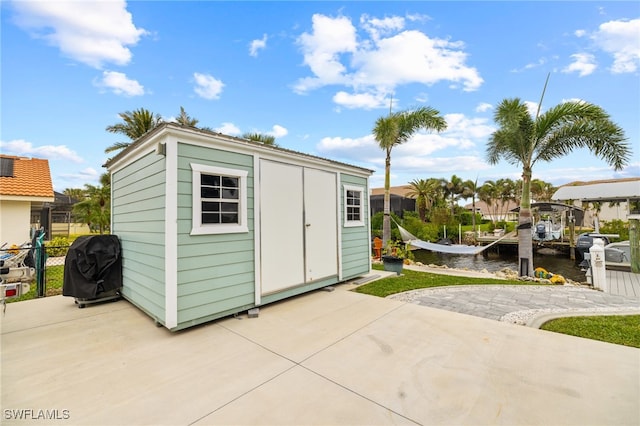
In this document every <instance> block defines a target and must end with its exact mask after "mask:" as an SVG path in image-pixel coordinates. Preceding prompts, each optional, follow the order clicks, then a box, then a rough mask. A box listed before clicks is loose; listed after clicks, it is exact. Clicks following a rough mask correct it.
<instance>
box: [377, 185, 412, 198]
mask: <svg viewBox="0 0 640 426" xmlns="http://www.w3.org/2000/svg"><path fill="white" fill-rule="evenodd" d="M411 191H412V189H411V186H409V185H402V186H392V187H390V188H389V193H391V194H394V195H399V196H401V197H405V198H409V197H407V194H408V193H410V192H411ZM371 195H384V188H371Z"/></svg>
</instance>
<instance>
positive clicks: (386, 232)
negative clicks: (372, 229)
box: [382, 148, 391, 249]
mask: <svg viewBox="0 0 640 426" xmlns="http://www.w3.org/2000/svg"><path fill="white" fill-rule="evenodd" d="M390 188H391V150H390V149H388V148H387V157H386V158H385V160H384V216H383V218H382V248H383V249H384V248H385V247H387V243H388V242H389V240H391V213H390V211H391V190H390Z"/></svg>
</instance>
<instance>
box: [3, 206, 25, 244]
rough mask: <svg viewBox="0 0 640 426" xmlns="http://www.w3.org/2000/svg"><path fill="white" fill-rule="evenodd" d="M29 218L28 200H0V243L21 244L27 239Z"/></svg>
mask: <svg viewBox="0 0 640 426" xmlns="http://www.w3.org/2000/svg"><path fill="white" fill-rule="evenodd" d="M30 219H31V202H30V201H9V200H2V201H0V245H2V244H4V243H7V245H6V246H5V248H6V247H9V246H11V245H12V244H16V245H21V244H22V243H24V242H27V241H29V235H30V228H31V226H30Z"/></svg>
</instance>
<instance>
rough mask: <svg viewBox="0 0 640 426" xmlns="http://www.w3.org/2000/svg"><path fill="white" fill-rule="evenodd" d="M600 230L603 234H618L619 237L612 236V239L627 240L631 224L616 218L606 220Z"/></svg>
mask: <svg viewBox="0 0 640 426" xmlns="http://www.w3.org/2000/svg"><path fill="white" fill-rule="evenodd" d="M600 232H601V233H603V234H618V235H620V237H619V238H612V239H611V241H612V242H613V241H626V240H628V239H629V224H628V223H627V222H624V221H622V220H620V219H614V220H611V221H608V222H604V223H603V225H601V226H600Z"/></svg>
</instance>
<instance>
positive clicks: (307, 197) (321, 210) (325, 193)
mask: <svg viewBox="0 0 640 426" xmlns="http://www.w3.org/2000/svg"><path fill="white" fill-rule="evenodd" d="M336 191H337V189H336V174H335V173H329V172H324V171H322V170H316V169H305V170H304V218H305V221H304V222H305V254H306V276H305V278H306V281H314V280H317V279H320V278H325V277H330V276H332V275H336V274H337V273H338V225H337V221H338V219H337V211H336V209H337V207H336V206H337V200H336Z"/></svg>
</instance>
